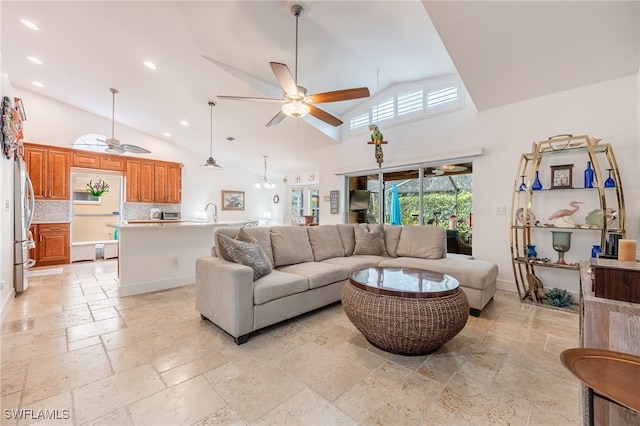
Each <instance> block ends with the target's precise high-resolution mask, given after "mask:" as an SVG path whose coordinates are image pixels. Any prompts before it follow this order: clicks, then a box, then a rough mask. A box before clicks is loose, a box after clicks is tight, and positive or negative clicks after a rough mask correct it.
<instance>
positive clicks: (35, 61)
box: [27, 56, 42, 65]
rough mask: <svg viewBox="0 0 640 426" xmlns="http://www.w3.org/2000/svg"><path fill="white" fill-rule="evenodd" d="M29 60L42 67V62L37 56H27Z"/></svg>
mask: <svg viewBox="0 0 640 426" xmlns="http://www.w3.org/2000/svg"><path fill="white" fill-rule="evenodd" d="M27 59H28V60H30V61H31V62H33V63H34V64H38V65H42V61H41V60H40V59H38V58H36V57H35V56H27Z"/></svg>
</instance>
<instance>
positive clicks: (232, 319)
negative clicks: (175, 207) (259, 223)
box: [196, 224, 498, 344]
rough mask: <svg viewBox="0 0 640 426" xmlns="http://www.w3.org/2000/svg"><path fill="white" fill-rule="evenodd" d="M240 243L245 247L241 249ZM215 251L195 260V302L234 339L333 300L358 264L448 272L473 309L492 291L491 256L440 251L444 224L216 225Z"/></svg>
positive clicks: (240, 340) (494, 270)
mask: <svg viewBox="0 0 640 426" xmlns="http://www.w3.org/2000/svg"><path fill="white" fill-rule="evenodd" d="M239 234H240V235H239ZM220 235H224V236H226V237H229V238H225V237H221V236H220ZM236 238H237V240H233V241H232V239H236ZM221 239H223V241H221ZM238 240H242V241H244V242H242V241H239V242H236V241H238ZM221 243H223V244H221ZM236 244H237V245H236ZM247 244H248V245H247ZM258 246H260V247H258ZM225 247H227V248H230V247H231V248H230V250H229V251H227V250H225ZM243 248H251V250H252V253H251V254H250V255H246V256H244V257H243V256H242V254H243V252H244V251H243ZM253 249H257V250H258V251H259V252H260V254H259V255H258V256H257V255H256V253H255V252H254V251H253ZM215 254H216V255H215V256H209V257H203V258H199V259H197V261H196V309H197V310H198V311H199V312H200V314H201V316H202V318H203V319H208V320H210V321H211V322H213V323H214V324H216V325H217V326H218V327H220V328H221V329H223V330H224V331H226V332H227V333H229V334H230V335H231V336H232V337H233V338H234V341H235V342H236V343H237V344H242V343H245V342H246V341H247V340H248V339H249V336H250V334H251V333H252V332H253V331H256V330H259V329H261V328H264V327H267V326H269V325H272V324H275V323H278V322H280V321H283V320H286V319H289V318H293V317H295V316H298V315H300V314H303V313H305V312H309V311H311V310H314V309H317V308H320V307H322V306H325V305H328V304H331V303H334V302H337V301H339V300H340V298H341V294H342V287H343V285H344V283H345V282H346V281H347V279H348V276H349V274H350V273H352V272H354V271H356V270H358V269H361V268H368V267H374V266H381V267H412V268H419V269H426V270H432V271H436V272H439V273H444V274H448V275H451V276H453V277H454V278H456V279H457V280H458V282H459V283H460V287H461V288H462V289H463V290H464V292H465V294H466V295H467V298H468V300H469V306H470V307H471V311H472V312H471V313H472V314H475V315H478V314H479V312H480V311H481V310H482V308H484V306H485V305H486V304H487V303H488V302H489V301H490V300H491V299H492V298H493V295H494V293H495V291H496V277H497V275H498V267H497V265H495V264H493V263H490V262H486V261H481V260H475V259H471V258H464V257H460V256H455V257H447V253H446V236H445V230H444V229H443V228H441V227H436V226H417V225H405V226H392V225H384V226H383V225H368V226H366V225H347V224H345V225H341V224H338V225H321V226H313V227H306V226H294V227H290V226H274V227H268V228H267V227H259V228H245V229H242V230H238V229H228V228H222V229H219V230H217V231H216V247H215ZM238 254H240V256H238ZM244 254H246V253H244ZM230 255H233V256H231V257H230ZM223 256H224V257H223ZM225 258H226V259H229V260H226V259H225ZM260 258H262V261H261V262H260V261H259V259H260ZM252 259H253V260H252ZM255 259H258V263H259V265H258V266H256V265H255V264H252V262H253V261H254V260H255ZM237 262H240V263H237ZM243 263H246V264H243ZM247 264H249V265H250V266H247ZM265 264H266V269H267V271H265ZM269 271H270V272H269ZM265 272H267V273H266V274H265Z"/></svg>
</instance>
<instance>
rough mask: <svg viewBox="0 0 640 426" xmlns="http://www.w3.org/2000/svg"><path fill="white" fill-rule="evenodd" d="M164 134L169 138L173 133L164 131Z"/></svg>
mask: <svg viewBox="0 0 640 426" xmlns="http://www.w3.org/2000/svg"><path fill="white" fill-rule="evenodd" d="M163 135H164V136H166V137H168V138H170V137H171V133H169V132H164V133H163Z"/></svg>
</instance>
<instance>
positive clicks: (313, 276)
mask: <svg viewBox="0 0 640 426" xmlns="http://www.w3.org/2000/svg"><path fill="white" fill-rule="evenodd" d="M278 270H279V271H281V272H287V273H289V274H298V275H301V276H303V277H305V278H306V279H307V281H308V282H309V288H310V289H311V288H318V287H324V286H325V285H329V284H333V283H335V282H338V281H344V280H346V279H347V276H348V273H347V269H346V268H343V267H342V266H338V265H332V264H330V263H324V262H305V263H298V264H295V265H289V266H283V267H281V268H278Z"/></svg>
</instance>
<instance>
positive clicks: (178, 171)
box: [167, 163, 182, 204]
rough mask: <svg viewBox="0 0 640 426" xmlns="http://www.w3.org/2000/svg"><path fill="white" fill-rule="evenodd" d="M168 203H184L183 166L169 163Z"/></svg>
mask: <svg viewBox="0 0 640 426" xmlns="http://www.w3.org/2000/svg"><path fill="white" fill-rule="evenodd" d="M167 202H168V203H171V204H180V203H181V202H182V165H181V164H175V163H169V165H168V166H167Z"/></svg>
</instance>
